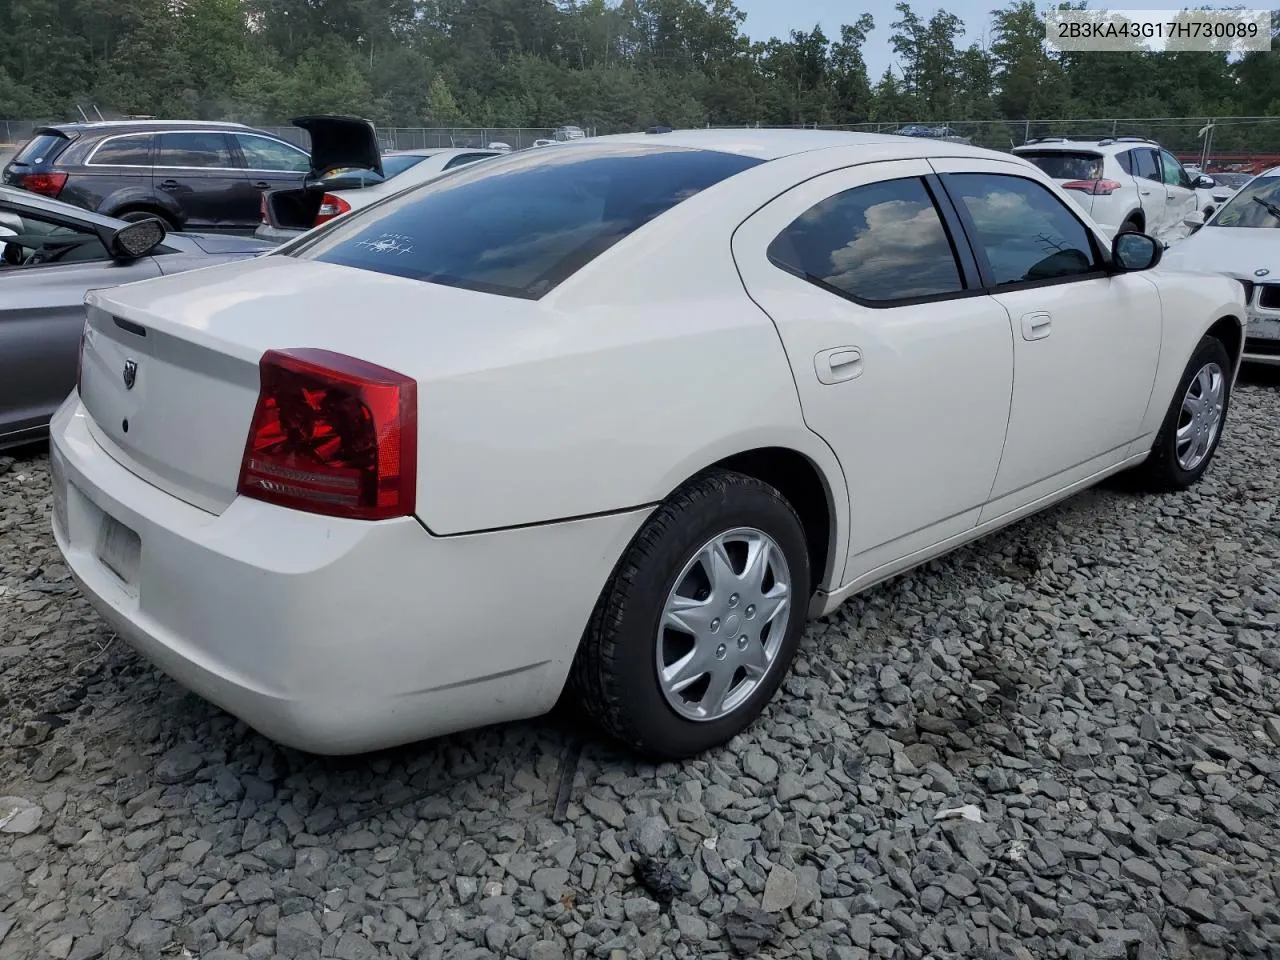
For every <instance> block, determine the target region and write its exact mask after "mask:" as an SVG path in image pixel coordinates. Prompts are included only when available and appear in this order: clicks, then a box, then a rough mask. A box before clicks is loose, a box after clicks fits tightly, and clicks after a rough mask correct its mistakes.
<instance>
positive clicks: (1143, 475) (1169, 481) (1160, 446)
mask: <svg viewBox="0 0 1280 960" xmlns="http://www.w3.org/2000/svg"><path fill="white" fill-rule="evenodd" d="M1209 364H1217V365H1218V369H1219V370H1221V372H1222V378H1223V383H1222V415H1221V417H1220V419H1219V421H1218V430H1217V435H1216V436H1215V437H1214V438H1213V440H1212V442H1211V443H1210V444H1209V449H1208V451H1207V453H1206V455H1205V458H1204V460H1202V461H1201V462H1200V463H1199V464H1197V465H1196V466H1195V468H1194V469H1192V470H1184V469H1183V468H1182V466H1181V465H1180V464H1179V463H1178V452H1177V431H1178V424H1179V420H1180V419H1181V417H1182V401H1183V399H1184V398H1185V397H1186V395H1187V389H1188V387H1189V386H1190V385H1191V381H1192V380H1194V379H1195V378H1196V376H1197V375H1198V374H1199V373H1200V371H1201V370H1202V369H1204V368H1205V367H1206V366H1208V365H1209ZM1232 370H1233V365H1232V360H1231V355H1230V354H1228V353H1227V348H1226V347H1225V346H1223V343H1222V341H1221V340H1218V339H1217V338H1215V337H1209V336H1206V337H1203V338H1202V339H1201V340H1200V343H1199V344H1197V346H1196V349H1195V352H1194V353H1192V354H1191V360H1190V361H1189V362H1188V363H1187V369H1186V370H1184V371H1183V373H1182V376H1181V378H1179V380H1178V388H1177V389H1176V390H1175V391H1174V392H1173V399H1172V400H1171V401H1170V402H1169V410H1168V412H1167V413H1166V414H1165V417H1164V423H1163V424H1161V426H1160V432H1159V433H1158V434H1156V441H1155V443H1154V444H1153V445H1152V447H1151V456H1149V457H1148V458H1147V459H1146V460H1145V461H1144V462H1143V463H1142V464H1141V465H1140V466H1139V467H1137V469H1136V470H1135V474H1136V476H1137V479H1139V480H1140V482H1141V483H1142V485H1143V486H1144V487H1146V488H1147V489H1148V490H1153V491H1157V492H1168V491H1174V490H1185V489H1186V488H1187V487H1189V486H1191V485H1192V484H1193V483H1195V482H1196V481H1197V480H1199V479H1200V478H1201V477H1202V476H1204V473H1205V471H1206V470H1208V469H1209V464H1210V463H1212V462H1213V457H1214V454H1215V453H1217V451H1218V444H1220V443H1221V442H1222V432H1223V430H1225V429H1226V426H1227V413H1228V411H1229V410H1230V407H1231V374H1232Z"/></svg>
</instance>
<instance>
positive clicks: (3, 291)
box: [0, 187, 271, 449]
mask: <svg viewBox="0 0 1280 960" xmlns="http://www.w3.org/2000/svg"><path fill="white" fill-rule="evenodd" d="M126 230H127V231H128V232H126V233H123V234H122V231H126ZM270 249H271V247H270V246H268V245H266V244H263V243H261V242H260V241H257V240H254V239H252V238H249V237H236V236H221V235H220V236H204V235H201V234H195V233H184V234H181V235H177V236H174V235H168V236H166V235H165V231H164V228H163V226H162V225H161V224H160V223H159V221H157V220H150V221H143V222H137V223H132V224H130V223H126V222H125V221H123V220H116V219H113V218H111V217H104V216H102V215H101V214H96V213H90V212H89V211H87V210H83V209H81V208H79V207H74V206H71V205H70V204H66V203H61V202H59V201H57V200H49V199H47V198H44V197H40V196H37V195H35V194H32V193H28V192H26V191H23V190H12V189H9V188H7V187H0V449H4V448H5V447H9V446H15V445H17V444H20V443H25V442H27V441H30V440H35V439H38V438H39V437H40V436H42V435H43V434H44V433H45V431H46V430H47V429H48V425H49V418H50V417H51V416H52V415H53V412H54V411H55V410H56V409H57V408H58V405H59V404H60V403H61V402H62V401H63V399H64V398H65V397H66V396H67V394H68V393H70V392H71V389H72V387H74V386H75V383H76V365H77V362H78V359H79V349H80V332H81V330H82V329H83V327H84V295H85V292H86V291H88V290H90V289H93V288H96V287H114V286H118V285H119V284H122V283H131V282H133V281H135V280H146V279H149V278H151V277H158V276H161V275H163V274H171V273H182V272H184V271H186V270H192V269H194V268H196V267H207V266H210V265H211V264H215V263H223V262H227V261H230V260H243V259H247V258H249V257H253V256H257V255H258V254H260V253H263V252H265V251H267V250H270Z"/></svg>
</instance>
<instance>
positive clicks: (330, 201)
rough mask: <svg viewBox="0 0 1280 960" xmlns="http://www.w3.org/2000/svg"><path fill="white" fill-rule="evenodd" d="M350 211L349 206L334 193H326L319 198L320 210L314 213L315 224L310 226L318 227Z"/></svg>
mask: <svg viewBox="0 0 1280 960" xmlns="http://www.w3.org/2000/svg"><path fill="white" fill-rule="evenodd" d="M350 209H351V204H349V203H347V201H345V200H343V199H342V198H341V197H340V196H338V195H337V194H336V193H326V194H325V195H324V196H323V197H321V198H320V209H319V210H317V211H316V222H315V223H314V224H312V226H315V227H318V226H320V224H322V223H324V222H326V221H328V220H332V219H333V218H334V217H340V216H342V214H344V213H346V212H347V211H348V210H350Z"/></svg>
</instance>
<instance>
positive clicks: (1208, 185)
mask: <svg viewBox="0 0 1280 960" xmlns="http://www.w3.org/2000/svg"><path fill="white" fill-rule="evenodd" d="M1195 184H1196V189H1197V190H1212V189H1213V188H1214V187H1216V186H1217V185H1218V183H1217V181H1216V180H1214V179H1213V177H1206V176H1205V175H1204V174H1203V173H1202V174H1200V176H1198V177H1196V179H1195Z"/></svg>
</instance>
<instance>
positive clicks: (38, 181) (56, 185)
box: [21, 173, 67, 199]
mask: <svg viewBox="0 0 1280 960" xmlns="http://www.w3.org/2000/svg"><path fill="white" fill-rule="evenodd" d="M21 183H22V189H23V190H30V191H31V192H32V193H38V194H40V195H41V196H45V197H52V198H54V199H57V197H58V194H60V193H61V192H62V188H63V187H65V186H66V185H67V175H66V174H65V173H25V174H23V175H22V181H21Z"/></svg>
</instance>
